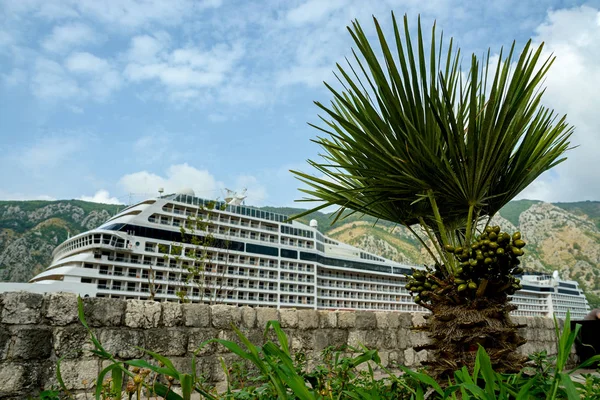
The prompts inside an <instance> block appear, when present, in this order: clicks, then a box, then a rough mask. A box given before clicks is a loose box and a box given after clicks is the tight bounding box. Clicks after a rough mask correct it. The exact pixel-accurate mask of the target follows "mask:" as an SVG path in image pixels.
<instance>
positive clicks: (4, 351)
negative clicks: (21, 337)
mask: <svg viewBox="0 0 600 400" xmlns="http://www.w3.org/2000/svg"><path fill="white" fill-rule="evenodd" d="M10 339H11V334H10V331H9V330H8V328H7V326H6V325H0V361H1V360H5V359H6V358H7V357H8V346H9V345H10V342H11V340H10Z"/></svg>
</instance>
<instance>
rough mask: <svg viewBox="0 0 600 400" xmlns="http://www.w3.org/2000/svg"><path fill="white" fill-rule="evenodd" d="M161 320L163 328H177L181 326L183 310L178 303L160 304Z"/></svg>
mask: <svg viewBox="0 0 600 400" xmlns="http://www.w3.org/2000/svg"><path fill="white" fill-rule="evenodd" d="M161 306H162V319H161V322H162V324H163V326H167V327H169V326H179V325H182V324H183V310H182V308H181V304H179V303H170V302H167V303H162V304H161Z"/></svg>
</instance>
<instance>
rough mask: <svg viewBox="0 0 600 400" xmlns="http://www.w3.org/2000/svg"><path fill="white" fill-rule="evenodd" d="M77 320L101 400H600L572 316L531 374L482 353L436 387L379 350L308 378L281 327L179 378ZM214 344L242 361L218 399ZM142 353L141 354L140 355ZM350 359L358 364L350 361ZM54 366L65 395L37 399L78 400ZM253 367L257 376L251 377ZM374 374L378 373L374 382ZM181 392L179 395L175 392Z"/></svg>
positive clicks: (155, 359) (342, 355) (343, 355)
mask: <svg viewBox="0 0 600 400" xmlns="http://www.w3.org/2000/svg"><path fill="white" fill-rule="evenodd" d="M78 312H79V319H80V320H81V323H82V324H83V326H84V327H85V328H86V329H87V330H88V333H89V335H90V340H91V342H92V343H93V345H94V349H93V350H92V352H93V353H94V354H95V355H97V356H98V357H99V358H100V359H103V360H107V361H109V365H108V366H107V367H106V368H104V369H103V370H102V371H100V373H99V374H98V377H97V379H96V382H95V389H94V398H95V399H96V400H108V399H122V398H126V399H129V400H132V399H135V400H140V399H142V398H156V399H164V400H188V399H190V398H191V394H192V392H196V393H199V394H200V395H201V396H202V398H204V399H209V400H216V399H236V400H238V399H239V400H250V399H301V400H316V399H319V400H320V399H330V400H333V399H336V400H341V399H377V400H388V399H389V400H392V399H406V400H409V399H410V400H421V399H423V400H424V399H431V400H434V399H477V400H513V399H514V400H530V399H531V400H533V399H546V400H554V399H568V400H575V399H581V398H584V399H600V378H599V377H598V376H595V375H592V374H587V375H583V376H582V377H583V380H581V379H579V380H573V379H572V374H573V373H574V372H576V371H578V370H579V369H580V368H585V367H587V366H589V365H592V364H593V363H595V362H597V361H598V360H600V356H595V357H592V358H591V359H590V360H587V361H585V362H584V363H582V364H581V365H580V366H579V367H578V368H575V369H574V370H571V371H567V369H566V367H567V362H568V360H569V356H570V353H571V348H572V346H573V343H574V341H575V338H576V336H577V334H578V332H579V329H580V326H579V325H577V326H576V328H575V329H574V330H572V329H571V327H570V315H567V319H566V321H565V324H564V328H562V330H561V328H560V325H559V323H558V321H557V320H556V319H555V332H556V340H557V350H558V351H557V355H556V356H555V357H554V356H552V357H551V356H548V355H547V353H546V352H539V353H534V354H533V355H532V356H530V359H531V361H532V366H531V367H528V368H526V369H523V370H522V371H520V372H519V373H513V374H506V373H500V372H498V371H496V370H495V368H494V366H493V362H492V360H491V359H490V356H489V354H488V353H487V352H486V350H485V349H484V348H483V347H482V346H479V348H478V349H477V352H476V357H475V361H474V367H473V369H472V370H469V369H468V368H467V367H466V366H462V367H461V368H459V369H457V370H455V371H453V375H452V376H451V377H450V378H449V379H448V380H447V381H445V382H437V381H436V380H435V379H434V378H433V377H432V376H431V374H430V373H428V372H427V371H426V370H420V371H413V370H410V369H408V368H406V367H404V366H399V368H400V369H401V370H402V371H403V372H404V374H403V375H401V376H397V374H394V373H392V372H391V371H390V370H389V369H387V368H386V367H385V366H384V365H382V362H381V359H380V357H379V354H378V352H377V350H374V349H368V348H365V347H364V346H361V347H360V348H353V347H349V346H344V347H341V348H335V349H334V348H331V347H328V348H326V349H324V350H323V352H322V354H321V359H322V362H321V363H320V364H319V365H317V366H316V367H315V368H314V369H312V370H307V368H306V366H307V360H306V356H305V355H304V354H303V353H298V354H293V353H292V352H291V351H290V346H289V339H288V337H287V335H286V334H285V332H284V331H283V329H282V328H281V326H280V324H279V322H277V321H269V322H268V323H267V326H266V328H265V332H264V340H265V342H264V344H263V345H262V346H258V345H256V344H253V343H252V342H251V341H250V340H249V339H248V338H247V337H246V336H245V335H244V333H243V332H242V331H241V330H240V329H238V328H237V327H235V326H233V327H232V329H233V331H234V332H235V333H236V335H237V337H238V339H239V342H240V344H238V343H236V342H234V341H229V340H223V339H210V340H208V341H205V342H203V343H202V344H201V345H200V346H199V348H198V350H196V351H195V352H194V353H193V356H192V360H191V372H182V371H179V370H177V369H176V368H175V367H174V365H173V363H172V361H171V360H170V359H169V358H167V357H164V356H162V355H160V354H158V353H155V352H153V351H150V350H145V349H140V350H142V351H143V352H144V353H145V354H146V355H148V356H149V357H150V358H151V360H152V361H148V360H143V359H136V360H130V361H120V360H118V359H116V358H115V356H114V355H112V354H111V353H109V352H108V351H107V350H106V349H105V348H104V347H103V346H102V344H101V343H100V342H99V340H98V339H97V337H96V336H95V334H94V333H93V331H92V330H91V329H90V328H89V326H88V324H87V322H86V320H85V315H84V313H83V301H82V300H81V299H79V300H78ZM209 343H218V344H220V345H222V346H224V347H225V348H227V349H229V350H230V351H231V352H233V353H234V354H235V355H237V356H238V357H239V358H240V361H235V362H234V363H233V364H232V365H231V366H230V367H228V366H227V365H225V363H224V362H223V360H221V364H222V368H223V370H224V371H225V374H226V377H227V383H228V386H227V391H226V392H225V393H222V394H218V393H216V392H215V391H214V388H212V387H209V386H208V385H206V382H205V381H204V379H203V378H202V377H201V376H199V375H198V374H197V371H196V365H197V363H196V357H197V355H198V354H199V352H200V351H201V350H202V349H203V348H204V347H205V346H206V345H208V344H209ZM138 349H139V348H138ZM349 354H353V356H349ZM61 361H62V360H59V361H58V362H57V380H58V382H59V384H60V386H61V388H62V390H63V391H62V393H59V392H58V391H56V390H47V391H44V392H42V393H40V395H39V399H40V400H58V399H59V398H61V396H60V395H61V394H62V395H63V397H62V398H69V399H73V398H74V396H73V394H71V393H70V392H69V391H68V390H67V388H66V386H65V384H64V381H63V379H62V376H61V368H60V363H61ZM250 366H253V367H254V369H255V371H256V373H254V372H252V368H250ZM374 368H377V369H378V370H379V371H380V373H378V374H376V373H375V369H374ZM176 384H178V385H179V386H180V388H181V395H180V394H178V393H176V392H174V391H173V387H174V386H173V385H176Z"/></svg>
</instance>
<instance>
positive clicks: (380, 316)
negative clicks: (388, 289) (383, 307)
mask: <svg viewBox="0 0 600 400" xmlns="http://www.w3.org/2000/svg"><path fill="white" fill-rule="evenodd" d="M374 314H375V320H376V321H377V328H378V329H387V328H389V324H388V314H389V313H387V312H375V313H374Z"/></svg>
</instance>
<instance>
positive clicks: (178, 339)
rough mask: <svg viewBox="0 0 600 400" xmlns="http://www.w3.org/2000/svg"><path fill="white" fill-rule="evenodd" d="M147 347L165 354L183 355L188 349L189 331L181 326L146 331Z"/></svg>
mask: <svg viewBox="0 0 600 400" xmlns="http://www.w3.org/2000/svg"><path fill="white" fill-rule="evenodd" d="M145 334H146V344H145V346H146V349H147V350H151V351H153V352H155V353H158V354H160V355H163V356H167V357H169V356H183V355H185V354H186V353H187V349H188V335H187V331H186V330H184V329H181V328H170V329H169V328H155V329H148V330H146V331H145Z"/></svg>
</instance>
